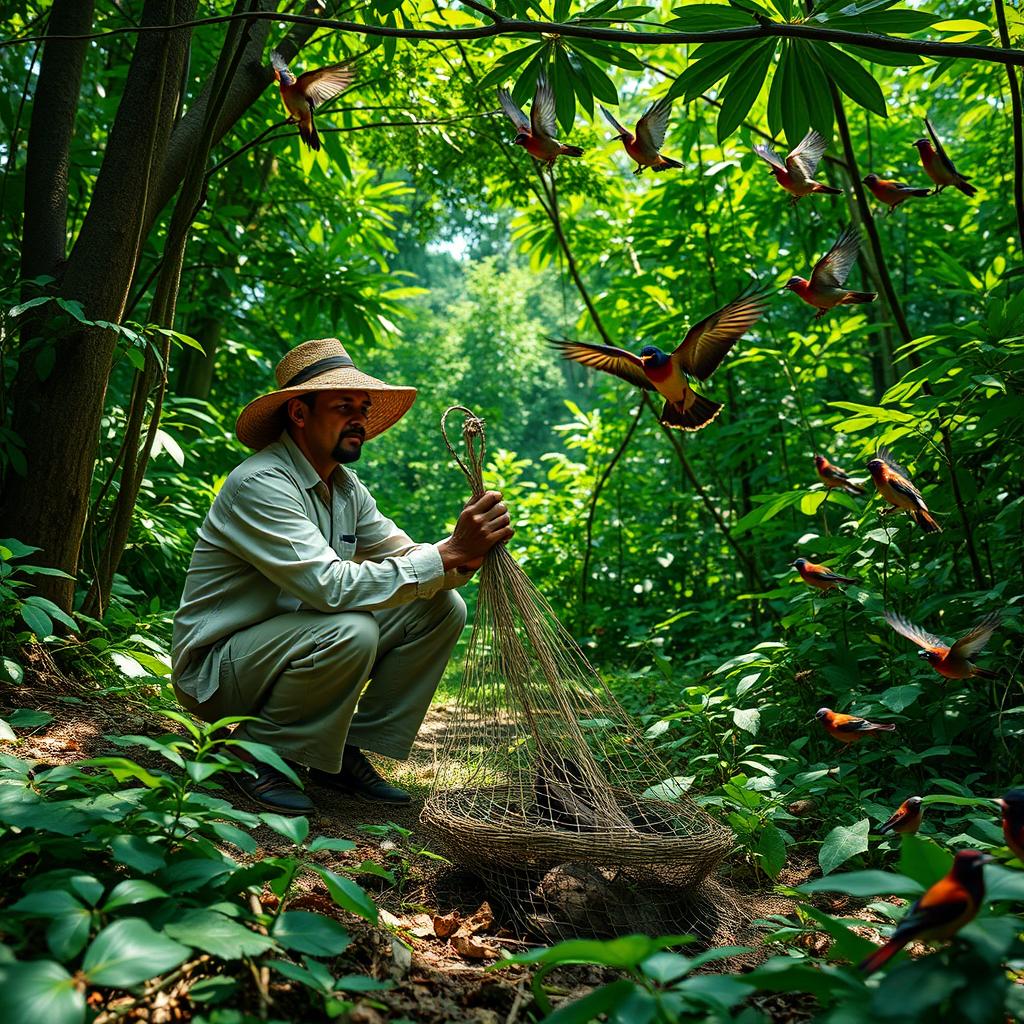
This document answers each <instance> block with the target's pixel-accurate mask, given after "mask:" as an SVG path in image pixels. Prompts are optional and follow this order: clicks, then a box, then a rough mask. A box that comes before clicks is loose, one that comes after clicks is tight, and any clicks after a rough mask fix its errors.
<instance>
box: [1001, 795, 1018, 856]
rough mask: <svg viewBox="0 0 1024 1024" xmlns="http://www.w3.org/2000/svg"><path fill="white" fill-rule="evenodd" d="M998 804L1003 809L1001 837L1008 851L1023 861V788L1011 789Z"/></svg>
mask: <svg viewBox="0 0 1024 1024" xmlns="http://www.w3.org/2000/svg"><path fill="white" fill-rule="evenodd" d="M999 806H1000V807H1002V809H1003V838H1004V839H1005V840H1006V845H1007V846H1008V847H1009V848H1010V852H1011V853H1012V854H1013V855H1014V856H1015V857H1016V858H1017V860H1019V861H1024V789H1011V790H1010V791H1009V792H1008V793H1006V794H1005V795H1004V796H1003V798H1002V800H1000V801H999Z"/></svg>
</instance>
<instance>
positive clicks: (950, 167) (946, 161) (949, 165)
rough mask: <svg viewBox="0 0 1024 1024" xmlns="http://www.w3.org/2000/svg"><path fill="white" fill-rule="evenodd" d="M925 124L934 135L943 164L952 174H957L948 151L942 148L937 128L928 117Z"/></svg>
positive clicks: (930, 133)
mask: <svg viewBox="0 0 1024 1024" xmlns="http://www.w3.org/2000/svg"><path fill="white" fill-rule="evenodd" d="M924 126H925V128H927V129H928V134H929V135H930V136H931V137H932V144H933V145H934V146H935V152H936V153H938V154H939V160H941V161H942V164H943V166H944V167H945V168H946V170H947V171H949V173H950V174H956V168H955V167H954V166H953V161H952V160H950V159H949V156H948V155H947V154H946V151H945V150H944V149H943V148H942V143H941V142H939V137H938V135H936V134H935V129H934V128H933V127H932V123H931V121H929V120H928V118H927V117H926V118H925V119H924Z"/></svg>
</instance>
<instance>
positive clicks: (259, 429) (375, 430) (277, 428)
mask: <svg viewBox="0 0 1024 1024" xmlns="http://www.w3.org/2000/svg"><path fill="white" fill-rule="evenodd" d="M338 390H345V391H367V392H369V393H370V397H371V399H372V404H371V405H370V414H369V415H368V416H367V418H366V440H367V441H369V440H370V438H373V437H376V436H377V435H378V434H383V433H384V431H385V430H387V429H388V428H389V427H393V426H394V425H395V424H396V423H397V422H398V421H399V420H400V419H401V418H402V417H403V416H404V415H405V414H406V413H407V412H408V411H409V409H410V408H411V407H412V403H413V402H415V401H416V389H415V388H406V387H396V386H395V385H392V384H385V383H384V382H383V381H381V380H377V378H376V377H371V376H370V375H369V374H368V373H363V372H362V371H361V370H357V369H356V368H355V367H342V368H339V369H334V370H328V371H326V372H325V373H322V374H320V376H318V377H313V378H311V379H310V380H308V381H305V382H304V383H302V384H299V385H297V386H295V387H291V388H281V389H280V390H278V391H272V392H271V393H270V394H269V395H261V396H260V397H259V398H256V399H254V400H253V401H251V402H250V403H249V404H248V405H247V406H246V407H245V408H244V409H243V410H242V411H241V412H240V413H239V414H238V419H237V420H236V421H235V434H236V435H237V436H238V440H239V441H241V442H242V444H244V445H245V446H246V447H247V448H252V449H253V450H254V451H261V450H262V449H264V448H266V447H267V445H268V444H270V443H271V442H273V441H276V440H277V438H278V437H279V436H280V434H281V431H282V430H283V429H284V423H283V421H282V420H281V417H280V416H279V413H280V411H281V407H282V406H283V405H284V404H285V403H286V402H287V401H288V400H289V399H290V398H298V396H299V395H307V394H309V393H310V392H311V391H338Z"/></svg>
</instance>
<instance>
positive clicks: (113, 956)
mask: <svg viewBox="0 0 1024 1024" xmlns="http://www.w3.org/2000/svg"><path fill="white" fill-rule="evenodd" d="M187 956H188V947H187V946H183V945H181V943H178V942H174V941H173V940H172V939H169V938H167V937H166V936H165V935H161V934H160V933H159V932H155V931H153V929H152V928H151V927H150V926H149V924H147V922H145V921H143V920H142V918H140V917H124V918H121V919H120V920H118V921H115V922H114V923H113V924H110V925H107V927H106V928H104V929H103V931H101V932H100V933H99V935H97V936H96V938H95V939H93V941H92V944H91V945H90V946H89V948H88V949H87V950H86V952H85V959H84V960H83V961H82V971H83V972H84V974H85V976H86V978H87V979H88V980H89V983H90V984H92V985H104V986H109V987H111V988H129V987H130V986H132V985H138V984H139V982H142V981H146V980H147V979H148V978H155V977H157V976H159V975H161V974H163V973H164V972H165V971H169V970H171V969H172V968H175V967H177V966H178V964H180V963H182V962H183V961H184V960H185V958H186V957H187Z"/></svg>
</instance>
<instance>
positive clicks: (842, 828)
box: [818, 818, 870, 875]
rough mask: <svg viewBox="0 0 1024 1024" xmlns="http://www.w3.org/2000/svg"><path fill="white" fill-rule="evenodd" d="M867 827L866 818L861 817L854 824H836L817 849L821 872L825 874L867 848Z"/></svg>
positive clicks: (868, 824)
mask: <svg viewBox="0 0 1024 1024" xmlns="http://www.w3.org/2000/svg"><path fill="white" fill-rule="evenodd" d="M869 828H870V822H869V821H868V819H867V818H862V819H861V820H860V821H858V822H857V823H856V824H855V825H837V826H836V827H835V828H834V829H832V831H831V832H829V834H828V835H827V836H826V837H825V841H824V842H823V843H822V844H821V849H820V850H819V851H818V864H819V865H821V871H822V874H825V875H827V874H829V873H830V872H832V871H835V869H836V868H837V867H839V866H840V865H841V864H845V863H846V862H847V861H848V860H849V859H850V858H851V857H856V856H857V854H858V853H864V852H865V851H866V850H867V848H868V830H869Z"/></svg>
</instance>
